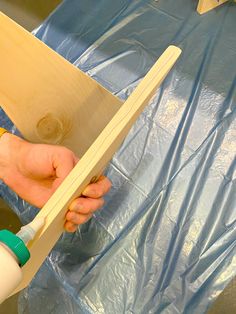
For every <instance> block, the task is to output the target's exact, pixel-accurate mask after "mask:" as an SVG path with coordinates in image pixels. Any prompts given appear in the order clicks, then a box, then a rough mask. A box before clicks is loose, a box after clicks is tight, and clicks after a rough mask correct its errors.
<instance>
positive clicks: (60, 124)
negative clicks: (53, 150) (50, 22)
mask: <svg viewBox="0 0 236 314" xmlns="http://www.w3.org/2000/svg"><path fill="white" fill-rule="evenodd" d="M0 105H1V106H2V107H3V109H4V110H5V112H6V113H7V115H8V116H9V117H10V119H11V120H12V121H13V122H14V123H15V125H16V126H17V127H18V129H19V130H20V131H21V133H22V134H23V136H24V137H25V138H26V139H27V140H29V141H31V142H35V143H51V144H61V145H64V146H67V147H68V148H70V149H72V150H73V151H74V152H75V153H76V154H77V155H78V156H79V157H80V156H82V155H83V154H84V153H85V152H86V150H87V149H88V148H89V147H90V145H91V144H92V143H93V142H94V140H95V139H96V138H97V136H98V135H99V134H100V132H101V131H102V130H103V129H104V127H105V126H106V125H107V123H108V122H109V121H110V120H111V118H112V117H113V116H114V114H115V113H116V112H117V110H118V109H119V108H120V106H121V105H122V102H121V101H120V100H119V99H118V98H117V97H115V96H113V95H112V94H111V93H110V92H109V91H107V90H106V89H105V88H103V87H102V86H101V85H100V84H98V83H97V82H96V81H95V80H93V79H91V78H90V77H89V76H87V75H86V74H84V73H83V72H82V71H80V70H79V69H77V68H76V67H75V66H73V65H72V64H70V63H69V62H68V61H66V60H65V59H64V58H62V57H61V56H60V55H58V54H57V53H56V52H55V51H53V50H52V49H50V48H49V47H48V46H46V45H45V44H43V43H42V42H41V41H40V40H38V39H37V38H35V37H34V36H33V35H32V34H30V33H29V32H27V31H26V30H24V29H23V28H22V27H20V26H19V25H18V24H16V23H15V22H13V21H12V20H11V19H9V18H8V17H7V16H5V15H4V14H3V13H1V12H0Z"/></svg>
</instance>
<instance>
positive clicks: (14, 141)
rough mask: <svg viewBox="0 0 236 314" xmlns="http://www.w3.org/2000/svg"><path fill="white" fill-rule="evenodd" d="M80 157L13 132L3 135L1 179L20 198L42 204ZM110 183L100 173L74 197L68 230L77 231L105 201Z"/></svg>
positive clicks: (70, 209)
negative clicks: (20, 136)
mask: <svg viewBox="0 0 236 314" xmlns="http://www.w3.org/2000/svg"><path fill="white" fill-rule="evenodd" d="M78 161H79V159H78V157H76V156H75V155H74V153H73V152H72V151H70V150H69V149H67V148H65V147H62V146H54V145H45V144H32V143H29V142H27V141H25V140H23V139H21V138H19V137H17V136H15V135H13V134H10V133H5V134H3V135H2V137H1V138H0V178H1V180H3V181H4V182H5V183H6V184H7V185H8V186H9V187H10V188H11V189H12V190H14V191H15V192H16V193H17V194H18V195H19V196H20V197H21V198H23V199H24V200H26V201H27V202H29V203H30V204H32V205H34V206H36V207H39V208H41V207H43V205H44V204H45V203H46V202H47V200H48V199H49V198H50V196H51V195H52V194H53V192H54V191H55V190H56V189H57V188H58V186H59V185H60V184H61V183H62V181H63V180H64V179H65V177H66V176H67V175H68V174H69V173H70V171H71V170H72V169H73V167H74V166H75V165H76V163H77V162H78ZM110 187H111V182H110V181H109V180H108V178H106V177H104V176H101V177H100V179H99V180H98V182H96V183H93V184H90V185H88V186H87V187H86V189H85V190H84V192H83V193H82V197H79V198H77V199H75V200H74V201H73V202H72V203H71V204H70V206H69V208H68V212H67V214H66V217H65V218H66V222H65V230H66V231H68V232H74V231H76V229H77V227H78V225H80V224H83V223H85V222H87V221H88V220H89V219H90V218H91V217H92V215H93V213H94V212H95V211H96V210H97V209H99V208H100V207H101V206H103V204H104V200H103V196H104V195H105V194H106V193H107V192H108V191H109V190H110Z"/></svg>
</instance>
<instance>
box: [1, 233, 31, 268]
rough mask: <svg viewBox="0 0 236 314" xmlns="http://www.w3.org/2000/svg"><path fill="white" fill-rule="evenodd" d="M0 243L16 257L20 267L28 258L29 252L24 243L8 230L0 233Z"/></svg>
mask: <svg viewBox="0 0 236 314" xmlns="http://www.w3.org/2000/svg"><path fill="white" fill-rule="evenodd" d="M0 242H2V243H4V244H5V245H6V246H7V247H9V249H10V250H11V251H12V252H13V253H14V254H15V255H16V257H17V258H18V260H19V265H20V266H21V267H22V266H23V265H25V263H26V262H27V261H28V260H29V258H30V252H29V250H28V248H27V247H26V245H25V243H24V242H23V241H22V240H21V239H20V238H19V237H17V236H16V235H15V234H14V233H12V232H11V231H8V230H1V231H0Z"/></svg>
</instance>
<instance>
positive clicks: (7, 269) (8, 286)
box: [0, 217, 45, 304]
mask: <svg viewBox="0 0 236 314" xmlns="http://www.w3.org/2000/svg"><path fill="white" fill-rule="evenodd" d="M44 224H45V219H44V218H42V217H40V218H39V217H38V218H37V217H36V218H35V219H34V220H33V221H32V222H31V223H29V224H28V225H26V226H23V227H22V228H21V229H20V231H19V232H18V233H17V234H16V235H15V234H14V233H12V232H10V231H8V230H1V231H0V304H1V303H2V302H3V301H4V300H5V299H6V298H7V297H9V296H10V294H11V293H12V292H13V291H14V290H15V289H16V288H17V286H18V285H19V284H20V282H21V280H22V277H23V274H22V269H21V267H22V266H24V265H25V264H26V263H27V261H28V260H29V258H30V252H29V250H28V248H27V246H26V244H27V243H28V242H29V241H30V240H33V238H34V237H35V235H36V233H37V232H38V231H39V230H40V229H41V228H42V227H43V225H44Z"/></svg>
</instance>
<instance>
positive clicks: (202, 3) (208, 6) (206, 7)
mask: <svg viewBox="0 0 236 314" xmlns="http://www.w3.org/2000/svg"><path fill="white" fill-rule="evenodd" d="M227 1H228V0H199V2H198V7H197V11H198V13H200V14H204V13H206V12H208V11H210V10H212V9H214V8H216V7H218V6H219V5H221V4H223V3H225V2H227Z"/></svg>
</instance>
